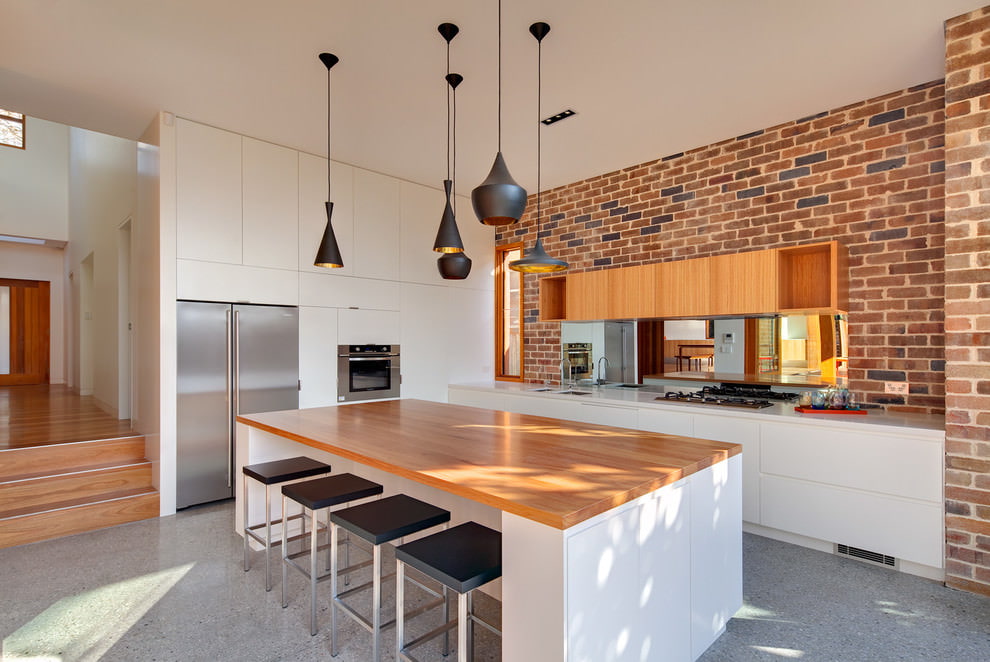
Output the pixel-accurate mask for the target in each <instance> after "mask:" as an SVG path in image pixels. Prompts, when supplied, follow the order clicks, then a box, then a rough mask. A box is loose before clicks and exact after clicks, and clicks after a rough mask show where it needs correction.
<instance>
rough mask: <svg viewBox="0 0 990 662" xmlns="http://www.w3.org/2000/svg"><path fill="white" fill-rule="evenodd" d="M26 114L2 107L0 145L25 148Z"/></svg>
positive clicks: (0, 109)
mask: <svg viewBox="0 0 990 662" xmlns="http://www.w3.org/2000/svg"><path fill="white" fill-rule="evenodd" d="M24 121H25V118H24V115H23V114H22V113H15V112H14V111H12V110H4V109H3V108H0V145H7V146H8V147H17V148H18V149H24Z"/></svg>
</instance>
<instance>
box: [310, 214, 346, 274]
mask: <svg viewBox="0 0 990 662" xmlns="http://www.w3.org/2000/svg"><path fill="white" fill-rule="evenodd" d="M326 208H327V227H326V228H324V230H323V239H322V240H321V241H320V248H319V250H317V251H316V258H315V259H314V260H313V266H314V267H327V268H330V269H335V268H340V267H342V266H344V258H342V257H341V256H340V248H338V247H337V237H336V235H334V233H333V222H332V220H331V219H332V217H333V203H332V202H327V203H326Z"/></svg>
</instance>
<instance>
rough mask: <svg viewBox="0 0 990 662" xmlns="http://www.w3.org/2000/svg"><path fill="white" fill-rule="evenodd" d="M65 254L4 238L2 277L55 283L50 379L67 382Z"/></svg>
mask: <svg viewBox="0 0 990 662" xmlns="http://www.w3.org/2000/svg"><path fill="white" fill-rule="evenodd" d="M64 264H65V253H64V251H63V250H62V249H61V248H48V247H46V246H30V245H28V244H13V243H10V242H6V241H0V277H2V278H19V279H23V280H47V281H49V282H50V283H51V290H50V296H51V310H50V315H51V319H50V333H51V351H50V354H51V359H50V367H49V373H50V375H49V379H50V380H51V383H52V384H64V383H65V343H66V335H65V287H64V283H65V266H64Z"/></svg>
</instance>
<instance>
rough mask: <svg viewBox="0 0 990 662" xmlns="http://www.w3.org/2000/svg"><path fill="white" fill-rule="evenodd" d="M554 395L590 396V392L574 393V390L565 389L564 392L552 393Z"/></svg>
mask: <svg viewBox="0 0 990 662" xmlns="http://www.w3.org/2000/svg"><path fill="white" fill-rule="evenodd" d="M554 393H559V394H560V395H591V391H575V390H574V389H567V390H566V391H554Z"/></svg>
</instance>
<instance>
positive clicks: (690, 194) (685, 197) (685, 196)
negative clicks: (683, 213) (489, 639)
mask: <svg viewBox="0 0 990 662" xmlns="http://www.w3.org/2000/svg"><path fill="white" fill-rule="evenodd" d="M671 200H673V201H674V202H686V201H688V200H694V191H688V192H687V193H681V194H680V195H675V196H674V197H673V198H671Z"/></svg>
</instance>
